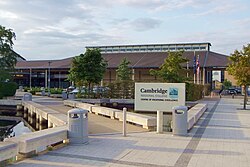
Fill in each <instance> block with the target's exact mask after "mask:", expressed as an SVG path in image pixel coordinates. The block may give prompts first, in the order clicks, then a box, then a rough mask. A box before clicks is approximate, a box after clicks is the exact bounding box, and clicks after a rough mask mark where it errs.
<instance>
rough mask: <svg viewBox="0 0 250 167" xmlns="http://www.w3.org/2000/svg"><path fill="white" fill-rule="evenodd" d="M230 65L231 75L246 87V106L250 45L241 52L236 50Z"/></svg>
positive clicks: (228, 68)
mask: <svg viewBox="0 0 250 167" xmlns="http://www.w3.org/2000/svg"><path fill="white" fill-rule="evenodd" d="M229 60H230V64H229V66H228V67H227V70H228V72H229V74H231V75H233V76H234V78H235V79H236V80H237V83H238V84H239V85H241V86H243V87H244V93H245V95H244V104H243V109H246V104H247V86H248V85H250V44H248V45H247V46H243V49H242V50H241V51H238V50H235V51H234V53H233V54H231V56H230V57H229Z"/></svg>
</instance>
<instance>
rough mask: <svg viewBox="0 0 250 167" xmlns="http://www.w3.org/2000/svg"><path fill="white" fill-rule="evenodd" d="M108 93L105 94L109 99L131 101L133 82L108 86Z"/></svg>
mask: <svg viewBox="0 0 250 167" xmlns="http://www.w3.org/2000/svg"><path fill="white" fill-rule="evenodd" d="M108 87H109V88H110V91H109V92H108V93H107V94H106V95H107V96H108V97H109V98H120V99H133V98H134V91H135V83H134V81H116V82H114V83H110V84H109V85H108Z"/></svg>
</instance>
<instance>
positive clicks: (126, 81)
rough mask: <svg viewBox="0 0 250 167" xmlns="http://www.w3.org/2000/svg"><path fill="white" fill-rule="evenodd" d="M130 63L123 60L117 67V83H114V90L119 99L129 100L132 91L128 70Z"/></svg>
mask: <svg viewBox="0 0 250 167" xmlns="http://www.w3.org/2000/svg"><path fill="white" fill-rule="evenodd" d="M129 65H130V62H129V61H128V60H127V59H126V58H123V59H122V61H121V63H120V64H119V66H118V69H117V70H116V72H117V81H116V83H115V87H114V88H115V90H116V92H117V93H118V97H119V98H129V97H130V95H131V93H130V92H132V91H133V90H132V85H134V82H133V81H132V78H131V75H132V70H131V69H130V68H129Z"/></svg>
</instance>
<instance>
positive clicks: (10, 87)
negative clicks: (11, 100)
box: [0, 82, 18, 98]
mask: <svg viewBox="0 0 250 167" xmlns="http://www.w3.org/2000/svg"><path fill="white" fill-rule="evenodd" d="M17 87H18V86H17V84H16V83H15V82H0V98H3V97H7V96H14V95H15V93H16V89H17Z"/></svg>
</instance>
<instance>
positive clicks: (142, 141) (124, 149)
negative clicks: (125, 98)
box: [11, 98, 250, 167]
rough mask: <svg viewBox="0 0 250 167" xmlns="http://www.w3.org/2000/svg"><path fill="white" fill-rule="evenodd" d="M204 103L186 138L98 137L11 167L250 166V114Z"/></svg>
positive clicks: (233, 105) (230, 102) (235, 104)
mask: <svg viewBox="0 0 250 167" xmlns="http://www.w3.org/2000/svg"><path fill="white" fill-rule="evenodd" d="M203 102H205V103H208V104H209V105H208V106H209V108H208V110H207V111H206V112H205V113H204V115H203V116H202V117H201V119H200V120H199V122H198V123H197V125H196V126H195V127H194V128H193V129H192V130H191V131H190V132H189V135H188V136H187V137H179V136H172V135H171V134H170V133H164V134H157V133H155V132H141V133H129V134H128V136H127V137H122V136H121V135H120V134H114V135H95V136H90V137H89V143H88V144H85V145H72V144H69V145H67V146H66V147H63V148H60V149H57V150H53V151H50V152H48V153H46V154H43V155H39V156H37V157H33V158H30V159H25V160H23V161H20V162H18V163H16V164H13V165H11V166H17V167H26V166H34V167H36V166H37V167H41V166H48V167H56V166H62V167H69V166H70V167H71V166H72V167H76V166H77V167H78V166H79V167H82V166H118V167H129V166H166V167H179V166H183V167H200V166H202V167H206V166H208V167H217V166H218V167H223V166H225V167H230V166H232V167H235V166H237V167H238V166H239V167H247V166H250V140H249V139H250V111H249V110H246V111H244V110H240V109H239V108H241V107H242V106H240V103H241V102H242V99H224V98H222V99H220V100H218V99H217V100H209V101H203ZM248 107H249V106H248Z"/></svg>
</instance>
